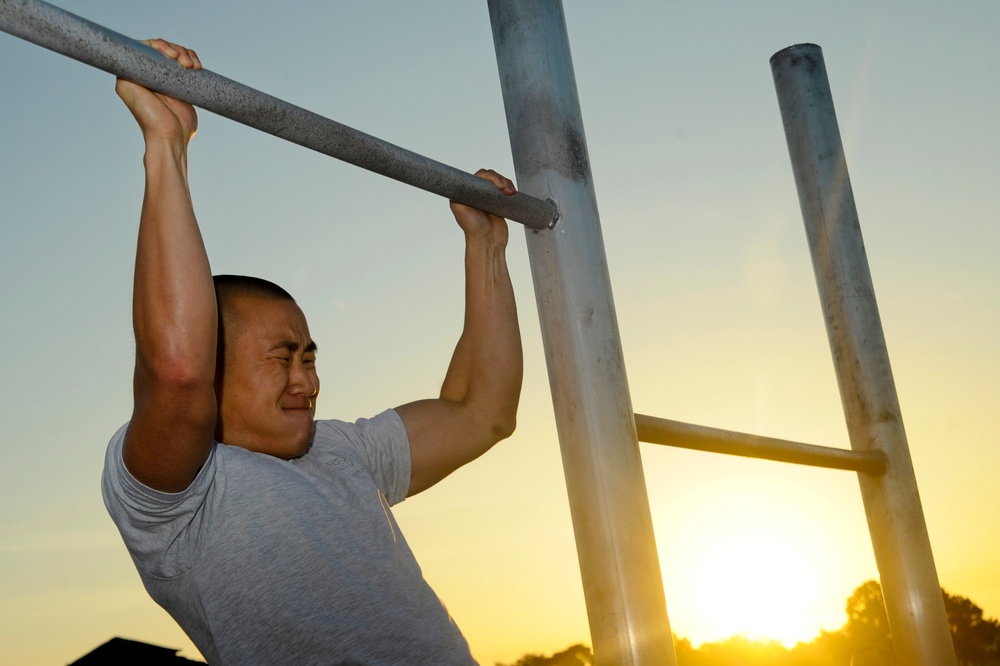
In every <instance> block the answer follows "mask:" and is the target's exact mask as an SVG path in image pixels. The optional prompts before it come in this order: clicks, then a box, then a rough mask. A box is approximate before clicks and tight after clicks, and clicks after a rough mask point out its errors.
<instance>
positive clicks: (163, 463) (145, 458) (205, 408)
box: [122, 387, 216, 492]
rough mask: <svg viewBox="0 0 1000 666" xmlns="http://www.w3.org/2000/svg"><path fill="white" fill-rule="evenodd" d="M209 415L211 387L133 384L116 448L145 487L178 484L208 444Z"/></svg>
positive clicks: (169, 488) (194, 469) (186, 481)
mask: <svg viewBox="0 0 1000 666" xmlns="http://www.w3.org/2000/svg"><path fill="white" fill-rule="evenodd" d="M215 417H216V403H215V392H214V390H213V389H212V388H211V387H198V388H187V389H176V388H175V389H173V390H166V389H159V390H157V389H152V388H146V389H144V390H137V391H136V397H135V410H134V412H133V414H132V420H131V422H130V423H129V427H128V431H127V432H126V434H125V443H124V446H123V448H122V459H123V461H124V463H125V467H126V468H127V469H128V471H129V473H131V474H132V476H134V477H135V478H136V479H137V480H138V481H140V482H141V483H143V484H145V485H147V486H149V487H150V488H154V489H156V490H160V491H163V492H180V491H182V490H184V489H185V488H187V487H188V485H190V483H191V481H193V480H194V478H195V476H197V474H198V470H199V469H201V466H202V465H203V464H204V462H205V459H206V458H207V457H208V454H209V451H210V450H211V446H212V440H213V435H214V432H215Z"/></svg>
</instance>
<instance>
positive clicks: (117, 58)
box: [0, 0, 558, 229]
mask: <svg viewBox="0 0 1000 666" xmlns="http://www.w3.org/2000/svg"><path fill="white" fill-rule="evenodd" d="M0 30H3V31H4V32H8V33H10V34H12V35H14V36H15V37H20V38H21V39H24V40H26V41H29V42H32V43H33V44H37V45H38V46H42V47H44V48H47V49H49V50H51V51H55V52H56V53H60V54H62V55H64V56H68V57H70V58H73V59H74V60H79V61H80V62H82V63H84V64H87V65H90V66H92V67H96V68H97V69H101V70H103V71H105V72H109V73H111V74H114V75H115V76H118V77H121V78H124V79H128V80H130V81H135V82H136V83H139V84H141V85H143V86H146V87H147V88H150V89H152V90H156V91H159V92H162V93H164V94H167V95H170V96H171V97H176V98H177V99H181V100H184V101H185V102H188V103H190V104H193V105H195V106H197V107H200V108H202V109H205V110H207V111H211V112H212V113H215V114H218V115H220V116H223V117H225V118H229V119H230V120H235V121H237V122H239V123H242V124H244V125H247V126H249V127H253V128H254V129H258V130H261V131H262V132H267V133H268V134H273V135H274V136H276V137H279V138H281V139H285V140H287V141H291V142H292V143H297V144H299V145H300V146H304V147H306V148H309V149H311V150H315V151H317V152H319V153H323V154H324V155H328V156H330V157H335V158H337V159H339V160H343V161H344V162H348V163H350V164H353V165H355V166H359V167H361V168H362V169H367V170H368V171H374V172H375V173H379V174H382V175H383V176H388V177H389V178H393V179H395V180H398V181H400V182H403V183H406V184H407V185H412V186H413V187H418V188H420V189H422V190H426V191H428V192H432V193H434V194H438V195H440V196H443V197H446V198H448V199H451V200H454V201H457V202H459V203H463V204H466V205H469V206H473V207H475V208H479V209H480V210H485V211H487V212H490V213H494V214H496V215H501V216H503V217H505V218H507V219H509V220H512V221H514V222H520V223H521V224H523V225H524V226H526V227H528V228H530V229H551V228H552V227H553V226H555V223H556V220H557V219H558V211H557V209H556V206H555V205H554V204H553V203H552V202H549V201H542V200H540V199H536V198H535V197H531V196H528V195H526V194H521V193H520V192H519V193H517V194H514V195H512V196H504V195H503V194H501V193H500V192H499V191H498V190H497V189H496V188H495V187H494V186H493V185H492V184H490V183H487V182H486V181H484V180H483V179H481V178H477V177H475V176H473V175H472V174H470V173H466V172H464V171H461V170H460V169H456V168H454V167H451V166H448V165H447V164H443V163H441V162H437V161H435V160H432V159H430V158H428V157H424V156H423V155H420V154H417V153H414V152H411V151H409V150H406V149H405V148H400V147H399V146H396V145H393V144H391V143H389V142H387V141H383V140H382V139H379V138H377V137H374V136H371V135H369V134H365V133H364V132H361V131H358V130H356V129H354V128H351V127H348V126H346V125H343V124H341V123H338V122H336V121H334V120H330V119H329V118H324V117H323V116H321V115H319V114H316V113H313V112H312V111H308V110H306V109H303V108H302V107H299V106H295V105H294V104H289V103H288V102H285V101H284V100H281V99H278V98H276V97H272V96H270V95H268V94H266V93H263V92H260V91H259V90H255V89H254V88H250V87H249V86H245V85H243V84H242V83H237V82H236V81H233V80H232V79H227V78H226V77H224V76H220V75H219V74H215V73H214V72H210V71H208V70H206V69H202V70H198V71H194V70H188V69H184V68H182V67H178V66H177V65H176V63H173V62H171V61H170V59H169V58H167V57H165V56H163V55H162V54H160V53H159V52H157V51H156V50H155V49H153V48H152V47H150V46H147V45H146V44H143V43H142V42H139V41H136V40H134V39H131V38H129V37H126V36H124V35H122V34H120V33H117V32H114V31H113V30H108V29H107V28H104V27H103V26H100V25H97V24H96V23H92V22H90V21H87V20H86V19H83V18H81V17H79V16H76V15H75V14H71V13H70V12H67V11H65V10H62V9H59V8H58V7H54V6H52V5H50V4H48V3H46V2H42V1H41V0H0Z"/></svg>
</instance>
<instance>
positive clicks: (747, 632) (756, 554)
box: [692, 526, 817, 647]
mask: <svg viewBox="0 0 1000 666" xmlns="http://www.w3.org/2000/svg"><path fill="white" fill-rule="evenodd" d="M692 574H693V577H694V578H695V579H696V580H695V581H692V582H693V583H694V584H695V585H696V586H697V587H699V588H700V589H701V590H703V599H704V601H705V606H706V607H705V608H704V609H703V612H705V613H706V614H711V615H712V617H713V624H714V625H715V627H716V631H718V632H719V633H721V634H722V635H727V636H728V635H734V634H740V635H743V636H746V637H747V638H750V639H752V640H762V639H769V640H776V641H780V642H781V643H783V644H784V645H785V646H786V647H790V646H792V645H795V644H796V643H797V642H799V641H808V640H811V639H812V638H813V637H815V635H816V633H817V627H816V621H815V617H814V615H813V614H812V613H809V612H805V611H806V608H805V606H806V605H807V602H806V601H804V600H807V599H809V598H810V597H812V596H814V594H815V591H816V587H817V585H816V576H815V574H814V573H813V572H812V571H810V568H809V566H808V554H807V553H805V552H803V551H802V550H801V548H799V547H798V546H797V545H796V544H795V543H792V542H790V541H789V540H788V539H786V538H783V537H782V536H781V535H778V534H776V533H775V532H774V531H773V530H771V531H765V530H761V529H760V528H756V529H755V528H754V527H753V526H747V527H744V528H742V529H740V530H738V531H736V532H735V533H730V534H728V535H727V536H726V538H725V539H720V540H719V542H718V543H717V547H716V548H715V549H713V550H712V551H711V552H709V553H708V554H707V555H706V557H705V558H704V559H703V560H702V562H701V565H700V566H699V568H698V569H696V570H695V571H693V572H692Z"/></svg>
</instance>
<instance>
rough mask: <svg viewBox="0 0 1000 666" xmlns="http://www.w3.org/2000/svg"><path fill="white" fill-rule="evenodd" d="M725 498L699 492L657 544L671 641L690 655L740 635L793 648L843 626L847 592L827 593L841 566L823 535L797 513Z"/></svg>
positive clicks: (749, 497) (747, 498)
mask: <svg viewBox="0 0 1000 666" xmlns="http://www.w3.org/2000/svg"><path fill="white" fill-rule="evenodd" d="M729 490H731V491H732V494H730V493H729V492H718V491H719V488H717V487H716V488H711V487H706V486H703V487H702V488H701V489H700V492H699V493H698V495H699V496H698V497H697V499H698V500H703V502H701V503H698V502H696V501H692V505H693V506H697V507H698V508H697V509H694V510H689V511H687V512H685V514H684V515H683V517H682V518H681V519H678V520H674V521H671V522H670V524H669V525H668V524H664V525H663V530H664V532H663V533H662V534H661V536H662V539H660V537H658V541H659V542H660V543H661V544H662V545H663V546H664V548H662V549H661V559H662V561H661V567H662V571H663V574H664V586H665V588H666V590H665V591H666V593H667V608H668V611H669V613H670V620H671V628H672V629H673V631H674V633H676V634H677V635H678V636H680V637H683V638H687V639H689V640H691V642H692V643H693V644H695V645H700V644H702V643H707V642H716V641H721V640H725V639H727V638H729V637H731V636H736V635H738V636H743V637H746V638H748V639H750V640H773V641H778V642H780V643H782V644H783V645H784V646H785V647H789V648H790V647H794V646H795V645H796V644H797V643H799V642H809V641H812V640H813V639H815V638H816V636H817V635H818V634H819V631H820V629H823V628H827V629H829V628H831V627H833V625H835V624H836V623H837V622H838V621H841V620H840V619H839V617H840V614H841V613H842V612H843V611H842V608H843V607H842V605H841V603H842V602H841V601H840V600H841V599H844V598H846V594H847V593H848V592H849V591H850V590H849V588H845V589H843V590H841V589H834V590H831V589H828V588H831V587H837V588H840V587H842V584H841V583H840V581H841V579H842V578H843V572H841V571H839V569H840V568H842V567H843V566H844V565H845V564H846V562H845V561H844V555H843V554H842V553H840V552H839V549H838V544H836V543H834V542H831V540H830V539H829V536H828V535H827V534H826V533H825V531H826V530H825V527H826V526H825V525H823V524H821V522H820V521H817V520H816V519H815V517H813V518H810V517H809V516H808V515H806V513H805V512H803V511H800V510H799V508H798V507H796V506H795V504H794V503H792V504H789V503H777V502H766V501H763V500H761V499H760V496H759V495H760V494H759V493H758V496H757V497H755V496H754V495H753V494H752V493H749V492H745V493H743V492H740V491H741V490H744V489H735V488H733V489H729ZM716 493H717V494H716ZM692 500H695V498H694V497H693V498H692ZM842 595H844V596H842Z"/></svg>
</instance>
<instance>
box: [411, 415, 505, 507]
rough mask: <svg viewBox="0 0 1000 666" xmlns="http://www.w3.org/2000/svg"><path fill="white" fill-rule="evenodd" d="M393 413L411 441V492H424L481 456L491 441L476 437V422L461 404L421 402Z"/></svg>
mask: <svg viewBox="0 0 1000 666" xmlns="http://www.w3.org/2000/svg"><path fill="white" fill-rule="evenodd" d="M396 412H397V413H398V414H399V416H400V418H401V419H402V420H403V425H404V426H405V427H406V433H407V436H408V437H409V439H410V457H411V461H412V462H411V465H410V466H411V473H410V492H409V495H416V494H417V493H419V492H421V491H423V490H426V489H428V488H430V487H431V486H433V485H434V484H436V483H437V482H438V481H441V480H442V479H444V478H445V477H446V476H448V475H449V474H451V473H452V472H454V471H455V470H456V469H458V468H459V467H461V466H462V465H465V464H466V463H468V462H471V461H473V460H475V459H476V458H477V457H479V456H480V455H481V454H483V453H484V452H485V451H486V450H487V449H489V447H490V445H492V443H493V442H488V441H487V439H486V438H483V437H482V436H480V434H479V430H480V428H478V427H477V425H478V424H477V422H476V419H475V418H474V417H473V415H472V414H470V413H469V410H468V409H467V408H466V407H465V406H464V405H463V404H461V403H457V402H452V401H449V400H442V399H437V400H420V401H417V402H411V403H409V404H406V405H401V406H399V407H397V408H396Z"/></svg>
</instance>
